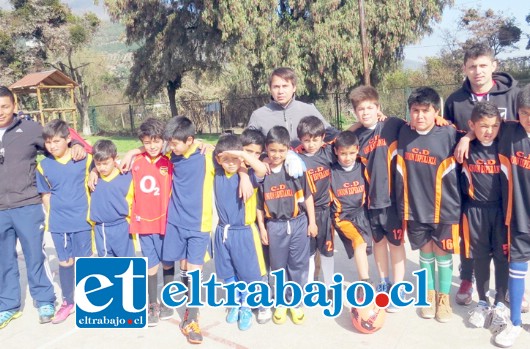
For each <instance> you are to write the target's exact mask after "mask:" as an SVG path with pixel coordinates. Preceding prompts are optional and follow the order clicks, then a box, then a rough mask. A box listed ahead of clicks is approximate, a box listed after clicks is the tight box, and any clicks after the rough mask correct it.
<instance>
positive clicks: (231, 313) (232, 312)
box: [226, 307, 239, 324]
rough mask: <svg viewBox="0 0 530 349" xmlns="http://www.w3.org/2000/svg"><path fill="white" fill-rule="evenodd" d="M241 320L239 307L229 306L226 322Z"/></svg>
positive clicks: (231, 322) (232, 322)
mask: <svg viewBox="0 0 530 349" xmlns="http://www.w3.org/2000/svg"><path fill="white" fill-rule="evenodd" d="M237 320H239V308H238V307H234V308H228V313H227V314H226V322H227V323H229V324H235V323H236V322H237Z"/></svg>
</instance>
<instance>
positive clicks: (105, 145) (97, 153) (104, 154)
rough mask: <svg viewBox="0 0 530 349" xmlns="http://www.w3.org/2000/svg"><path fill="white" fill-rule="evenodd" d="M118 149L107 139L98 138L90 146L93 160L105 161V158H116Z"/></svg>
mask: <svg viewBox="0 0 530 349" xmlns="http://www.w3.org/2000/svg"><path fill="white" fill-rule="evenodd" d="M116 156H118V149H117V148H116V144H114V142H112V141H111V140H108V139H100V140H98V141H97V142H96V143H94V145H93V146H92V157H93V158H94V161H105V160H107V159H110V158H112V159H116Z"/></svg>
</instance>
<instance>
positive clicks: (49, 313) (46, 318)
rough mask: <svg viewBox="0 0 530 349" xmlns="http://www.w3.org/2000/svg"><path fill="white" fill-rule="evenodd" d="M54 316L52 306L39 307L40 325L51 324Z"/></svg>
mask: <svg viewBox="0 0 530 349" xmlns="http://www.w3.org/2000/svg"><path fill="white" fill-rule="evenodd" d="M54 315H55V307H54V306H53V304H51V303H49V304H44V305H41V306H40V307H39V322H40V323H41V324H46V323H48V322H51V321H52V319H53V316H54Z"/></svg>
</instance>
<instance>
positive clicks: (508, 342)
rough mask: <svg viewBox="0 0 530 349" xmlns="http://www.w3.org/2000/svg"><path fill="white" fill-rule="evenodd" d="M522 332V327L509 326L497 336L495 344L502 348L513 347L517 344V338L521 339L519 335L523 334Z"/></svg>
mask: <svg viewBox="0 0 530 349" xmlns="http://www.w3.org/2000/svg"><path fill="white" fill-rule="evenodd" d="M522 330H523V327H522V326H513V325H511V324H510V325H509V326H506V328H505V329H504V330H502V332H501V333H499V334H498V335H497V336H495V339H494V341H495V344H496V345H498V346H499V347H501V348H509V347H511V346H512V345H513V344H514V343H515V340H516V339H517V337H519V335H520V334H521V331H522Z"/></svg>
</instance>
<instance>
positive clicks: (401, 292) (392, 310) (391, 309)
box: [386, 288, 407, 313]
mask: <svg viewBox="0 0 530 349" xmlns="http://www.w3.org/2000/svg"><path fill="white" fill-rule="evenodd" d="M398 294H399V299H401V300H402V301H405V300H406V299H407V296H406V294H405V290H403V288H400V289H399V291H398ZM400 310H401V308H398V307H396V306H395V305H394V304H393V303H392V302H390V303H389V304H388V308H386V312H387V313H397V312H398V311H400Z"/></svg>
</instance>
